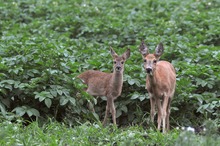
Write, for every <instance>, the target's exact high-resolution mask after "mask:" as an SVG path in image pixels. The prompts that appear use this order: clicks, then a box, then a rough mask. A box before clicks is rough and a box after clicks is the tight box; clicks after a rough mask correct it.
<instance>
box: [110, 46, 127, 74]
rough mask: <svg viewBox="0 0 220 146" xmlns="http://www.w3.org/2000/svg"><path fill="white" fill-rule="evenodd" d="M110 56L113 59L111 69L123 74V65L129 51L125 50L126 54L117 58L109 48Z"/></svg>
mask: <svg viewBox="0 0 220 146" xmlns="http://www.w3.org/2000/svg"><path fill="white" fill-rule="evenodd" d="M110 50H111V55H112V57H113V68H114V71H116V72H123V71H124V63H125V61H126V59H128V58H129V57H130V49H127V51H126V52H124V53H123V54H122V56H118V55H117V54H116V53H115V51H114V50H113V49H112V48H110Z"/></svg>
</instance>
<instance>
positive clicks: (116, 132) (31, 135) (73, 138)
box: [0, 121, 220, 146]
mask: <svg viewBox="0 0 220 146" xmlns="http://www.w3.org/2000/svg"><path fill="white" fill-rule="evenodd" d="M213 130H214V129H213V128H210V129H209V130H207V134H206V135H196V134H193V133H192V132H190V131H183V132H181V131H179V130H173V131H172V132H170V133H169V134H163V133H161V132H158V131H155V130H152V129H148V130H146V129H143V128H142V127H140V126H130V127H126V128H116V127H114V126H107V127H105V128H103V127H102V125H101V124H91V123H84V124H81V125H78V126H74V128H69V127H66V125H64V124H60V123H57V122H54V121H49V122H47V124H43V125H41V124H39V122H32V123H31V124H30V125H28V126H25V127H24V126H22V124H21V123H20V122H19V121H17V123H16V124H15V123H11V122H6V121H5V122H1V123H0V145H2V146H5V145H9V146H11V145H19V146H23V145H30V146H37V145H53V146H64V145H68V146H75V145H79V146H87V145H90V146H97V145H98V146H104V145H106V146H110V145H119V146H133V145H138V146H146V145H147V146H192V145H196V146H197V145H199V146H217V145H219V144H220V137H219V135H217V134H213V132H214V133H215V131H213ZM12 137H13V138H12Z"/></svg>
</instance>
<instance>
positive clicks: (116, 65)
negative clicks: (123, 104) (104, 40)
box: [78, 48, 130, 125]
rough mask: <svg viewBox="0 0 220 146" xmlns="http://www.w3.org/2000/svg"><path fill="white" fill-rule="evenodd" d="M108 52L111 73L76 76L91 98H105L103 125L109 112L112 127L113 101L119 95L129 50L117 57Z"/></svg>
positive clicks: (114, 119)
mask: <svg viewBox="0 0 220 146" xmlns="http://www.w3.org/2000/svg"><path fill="white" fill-rule="evenodd" d="M110 52H111V55H112V57H113V70H114V71H113V73H104V72H101V71H96V70H88V71H85V72H84V73H82V74H80V75H79V76H78V77H79V78H80V79H82V80H83V82H84V83H85V84H86V85H87V89H86V92H87V93H89V94H90V95H93V96H106V97H107V105H106V111H105V117H104V120H103V125H106V122H107V119H108V116H109V112H110V113H111V115H112V120H113V123H114V125H116V110H115V105H114V100H115V99H116V98H117V97H118V96H120V95H121V91H122V86H123V72H124V63H125V61H126V60H127V59H128V58H129V57H130V49H127V51H126V52H124V53H123V54H122V56H118V55H117V54H116V53H115V51H114V50H113V49H112V48H110Z"/></svg>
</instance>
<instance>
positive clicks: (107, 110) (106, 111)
mask: <svg viewBox="0 0 220 146" xmlns="http://www.w3.org/2000/svg"><path fill="white" fill-rule="evenodd" d="M109 111H110V106H109V100H108V98H107V105H106V109H105V117H104V120H103V122H102V124H103V125H104V126H105V125H106V122H107V119H108V114H109Z"/></svg>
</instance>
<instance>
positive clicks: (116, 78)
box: [111, 71, 123, 94]
mask: <svg viewBox="0 0 220 146" xmlns="http://www.w3.org/2000/svg"><path fill="white" fill-rule="evenodd" d="M111 82H112V90H113V91H114V92H118V94H121V89H122V85H123V72H116V71H114V72H113V74H112V80H111Z"/></svg>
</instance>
